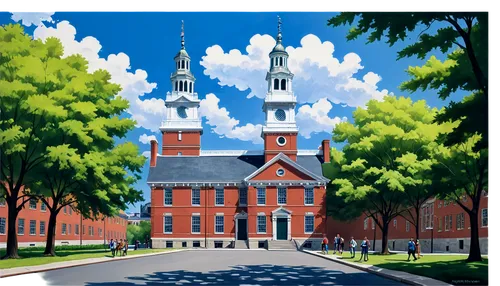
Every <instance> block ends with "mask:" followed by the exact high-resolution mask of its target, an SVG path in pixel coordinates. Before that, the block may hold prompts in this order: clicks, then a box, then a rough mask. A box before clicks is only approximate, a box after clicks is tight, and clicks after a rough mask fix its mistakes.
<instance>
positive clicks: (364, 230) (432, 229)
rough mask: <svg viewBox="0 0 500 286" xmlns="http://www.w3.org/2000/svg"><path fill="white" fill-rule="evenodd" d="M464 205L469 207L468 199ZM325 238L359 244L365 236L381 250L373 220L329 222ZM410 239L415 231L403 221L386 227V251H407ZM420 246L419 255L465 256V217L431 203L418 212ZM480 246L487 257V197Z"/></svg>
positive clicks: (458, 209)
mask: <svg viewBox="0 0 500 286" xmlns="http://www.w3.org/2000/svg"><path fill="white" fill-rule="evenodd" d="M463 203H464V204H465V205H466V206H468V207H471V201H470V199H469V200H467V199H464V200H463ZM327 228H328V237H334V236H335V235H336V234H337V233H340V234H341V236H342V237H344V238H345V239H346V240H347V239H350V238H351V236H354V238H355V239H356V240H358V241H359V240H361V239H363V238H364V237H365V236H366V237H367V238H368V239H369V240H370V241H371V242H372V246H373V241H374V240H375V250H380V249H381V247H382V232H381V230H380V228H379V227H378V226H376V224H375V223H374V221H373V219H372V218H365V217H360V218H358V219H356V220H354V221H352V222H340V221H336V220H333V219H332V218H329V219H328V223H327ZM410 237H413V238H415V237H416V232H415V227H414V226H413V225H412V224H411V223H410V222H409V221H407V220H406V219H405V218H404V217H397V218H395V219H394V220H393V221H392V222H391V223H390V225H389V241H388V243H389V249H390V250H401V251H406V250H407V243H408V239H409V238H410ZM419 237H420V243H421V246H422V252H430V251H431V242H432V244H433V247H432V248H433V249H432V250H433V251H434V252H460V253H468V252H469V245H470V221H469V216H468V215H467V213H466V212H465V211H464V210H463V209H462V208H461V207H460V206H459V205H458V204H456V203H453V202H446V201H442V200H436V199H431V200H429V201H427V204H426V205H425V206H424V207H423V208H422V209H421V211H420V230H419ZM479 243H480V247H481V252H482V253H484V254H487V253H488V197H487V196H486V195H483V197H482V198H481V202H480V207H479Z"/></svg>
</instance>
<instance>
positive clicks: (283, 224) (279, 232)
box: [276, 218, 288, 240]
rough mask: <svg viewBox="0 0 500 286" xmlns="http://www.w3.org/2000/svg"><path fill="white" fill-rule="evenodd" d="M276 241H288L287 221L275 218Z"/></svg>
mask: <svg viewBox="0 0 500 286" xmlns="http://www.w3.org/2000/svg"><path fill="white" fill-rule="evenodd" d="M276 239H277V240H288V219H287V218H277V219H276Z"/></svg>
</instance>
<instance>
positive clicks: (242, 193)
mask: <svg viewBox="0 0 500 286" xmlns="http://www.w3.org/2000/svg"><path fill="white" fill-rule="evenodd" d="M246 204H247V188H240V206H241V205H246Z"/></svg>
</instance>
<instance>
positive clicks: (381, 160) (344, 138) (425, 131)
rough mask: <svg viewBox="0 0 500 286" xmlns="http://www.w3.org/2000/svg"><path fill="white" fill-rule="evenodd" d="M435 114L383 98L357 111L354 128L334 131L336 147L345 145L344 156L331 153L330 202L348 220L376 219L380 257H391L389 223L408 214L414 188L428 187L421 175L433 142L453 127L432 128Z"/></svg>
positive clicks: (429, 163) (429, 159)
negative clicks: (340, 206)
mask: <svg viewBox="0 0 500 286" xmlns="http://www.w3.org/2000/svg"><path fill="white" fill-rule="evenodd" d="M436 113H437V110H436V109H431V108H429V107H428V106H427V104H426V102H425V101H423V100H421V101H417V102H415V103H413V102H412V101H411V99H409V98H404V97H400V98H396V97H394V96H386V97H385V98H384V100H383V101H377V100H371V101H369V102H368V104H367V108H366V109H363V108H358V109H356V110H355V111H354V113H353V118H354V123H350V122H344V123H341V124H339V125H337V127H336V128H335V130H334V131H333V140H334V141H335V142H339V143H343V142H345V143H346V145H345V146H344V148H343V151H342V152H340V151H335V150H334V151H333V153H332V164H333V165H334V167H332V168H331V169H332V170H333V172H332V174H331V178H332V184H333V185H335V186H336V188H337V190H336V192H335V196H336V197H335V198H334V199H342V200H343V201H344V202H345V204H346V208H350V210H349V211H344V214H346V215H347V216H348V217H353V216H355V215H356V214H359V215H361V214H363V213H364V214H365V216H367V217H372V218H373V219H374V221H375V222H376V223H377V225H378V226H379V228H380V229H381V230H382V253H384V254H387V253H389V250H388V243H387V237H388V233H389V223H390V222H391V221H392V220H393V219H394V218H395V217H397V216H399V215H401V214H402V213H404V212H407V210H408V206H409V205H410V206H411V204H410V201H412V200H414V195H415V193H416V192H417V189H418V188H422V187H423V186H425V185H428V184H430V182H429V180H430V179H428V178H426V176H425V174H426V172H427V171H428V170H429V169H430V167H431V166H432V157H431V155H432V153H431V151H432V150H433V149H435V148H437V143H436V142H435V141H436V139H437V137H438V136H439V134H441V133H443V132H449V130H451V128H452V127H453V126H452V124H437V123H435V122H434V117H435V115H436ZM427 174H428V173H427ZM423 189H424V190H422V192H425V188H423ZM412 203H422V201H421V200H419V201H418V202H415V201H412ZM416 223H418V220H417V221H416Z"/></svg>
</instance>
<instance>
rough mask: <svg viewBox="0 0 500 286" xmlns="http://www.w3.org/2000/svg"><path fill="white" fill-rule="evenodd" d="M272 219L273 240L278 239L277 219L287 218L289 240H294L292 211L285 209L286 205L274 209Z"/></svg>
mask: <svg viewBox="0 0 500 286" xmlns="http://www.w3.org/2000/svg"><path fill="white" fill-rule="evenodd" d="M271 217H272V221H273V240H277V219H278V218H286V219H287V240H292V212H291V211H289V210H287V209H285V208H284V207H282V206H281V207H279V208H277V209H275V210H274V211H272V215H271Z"/></svg>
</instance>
